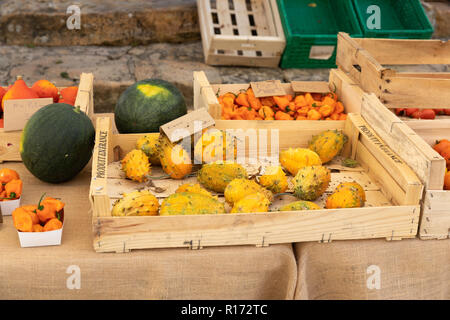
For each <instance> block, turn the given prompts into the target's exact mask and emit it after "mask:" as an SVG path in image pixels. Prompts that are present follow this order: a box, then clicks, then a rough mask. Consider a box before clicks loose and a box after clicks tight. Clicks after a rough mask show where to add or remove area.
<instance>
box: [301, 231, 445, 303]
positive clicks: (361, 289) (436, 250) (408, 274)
mask: <svg viewBox="0 0 450 320" xmlns="http://www.w3.org/2000/svg"><path fill="white" fill-rule="evenodd" d="M294 251H295V253H296V257H297V264H298V284H297V288H296V293H295V299H339V300H340V299H343V300H344V299H345V300H347V299H371V300H374V299H413V300H416V299H420V300H424V299H450V265H449V264H450V240H426V241H424V240H419V239H405V240H401V241H390V242H389V241H386V240H382V239H375V240H359V241H336V242H332V243H323V244H321V243H298V244H295V245H294ZM378 276H379V278H378V279H377V277H378ZM378 280H379V282H378ZM378 285H379V286H378ZM377 287H379V289H377ZM369 288H370V289H369Z"/></svg>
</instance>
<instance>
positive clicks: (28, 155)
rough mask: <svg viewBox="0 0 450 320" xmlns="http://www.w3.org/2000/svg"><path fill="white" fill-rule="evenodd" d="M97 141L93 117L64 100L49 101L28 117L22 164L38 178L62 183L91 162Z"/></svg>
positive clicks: (21, 143)
mask: <svg viewBox="0 0 450 320" xmlns="http://www.w3.org/2000/svg"><path fill="white" fill-rule="evenodd" d="M94 143H95V129H94V126H93V125H92V122H91V119H89V117H88V116H86V114H84V113H83V112H82V111H80V109H79V108H74V107H73V106H71V105H68V104H65V103H54V104H50V105H47V106H45V107H43V108H42V109H40V110H39V111H37V112H36V113H35V114H34V115H33V116H32V117H31V118H30V120H28V122H27V124H26V125H25V128H24V129H23V132H22V136H21V140H20V156H21V158H22V161H23V164H24V165H25V167H27V169H28V170H29V171H30V172H31V173H32V174H33V175H34V176H35V177H37V178H38V179H40V180H42V181H45V182H50V183H60V182H64V181H68V180H70V179H72V178H73V177H75V176H76V175H77V174H78V173H79V172H80V171H81V170H82V169H83V168H84V167H85V166H86V164H87V163H88V162H89V160H90V159H91V156H92V151H93V149H94Z"/></svg>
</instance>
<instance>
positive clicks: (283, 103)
mask: <svg viewBox="0 0 450 320" xmlns="http://www.w3.org/2000/svg"><path fill="white" fill-rule="evenodd" d="M273 100H275V103H276V104H277V106H278V107H279V108H280V109H281V110H283V111H285V110H286V107H287V106H289V99H288V97H287V96H274V97H273Z"/></svg>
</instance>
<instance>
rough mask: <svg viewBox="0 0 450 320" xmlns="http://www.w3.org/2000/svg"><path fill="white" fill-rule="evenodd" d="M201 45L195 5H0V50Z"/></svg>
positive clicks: (19, 0) (107, 1)
mask: <svg viewBox="0 0 450 320" xmlns="http://www.w3.org/2000/svg"><path fill="white" fill-rule="evenodd" d="M73 4H77V5H78V7H79V9H80V29H76V28H72V26H75V25H74V23H75V22H76V20H75V19H70V20H69V18H70V17H71V16H72V15H73V14H74V13H75V12H76V11H72V10H70V11H69V13H68V12H67V11H68V8H70V7H71V6H72V5H73ZM68 20H69V22H72V23H69V25H70V27H71V28H72V29H69V28H68V26H67V21H68ZM75 27H76V26H75ZM199 39H200V31H199V26H198V18H197V5H196V1H195V0H145V1H144V0H128V1H113V0H93V1H91V0H89V1H87V0H78V1H67V0H53V1H48V0H33V1H28V0H2V1H0V44H7V45H25V46H30V47H32V46H72V45H114V46H123V45H145V44H149V43H155V42H186V41H194V40H199Z"/></svg>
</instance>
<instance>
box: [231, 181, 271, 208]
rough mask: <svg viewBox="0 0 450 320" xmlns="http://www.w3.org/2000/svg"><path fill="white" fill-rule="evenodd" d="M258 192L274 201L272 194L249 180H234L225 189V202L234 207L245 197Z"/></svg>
mask: <svg viewBox="0 0 450 320" xmlns="http://www.w3.org/2000/svg"><path fill="white" fill-rule="evenodd" d="M257 192H259V193H262V194H264V195H265V196H266V198H267V200H269V201H272V198H273V195H272V192H270V191H269V190H267V189H266V188H264V187H262V186H260V185H259V184H257V183H256V182H255V181H253V180H248V179H233V180H232V181H231V182H230V183H229V184H228V185H227V187H226V188H225V192H224V195H225V200H226V201H227V202H228V203H229V204H231V205H233V204H234V203H236V202H238V201H239V200H241V199H242V198H244V197H245V196H248V195H250V194H253V193H257Z"/></svg>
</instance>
